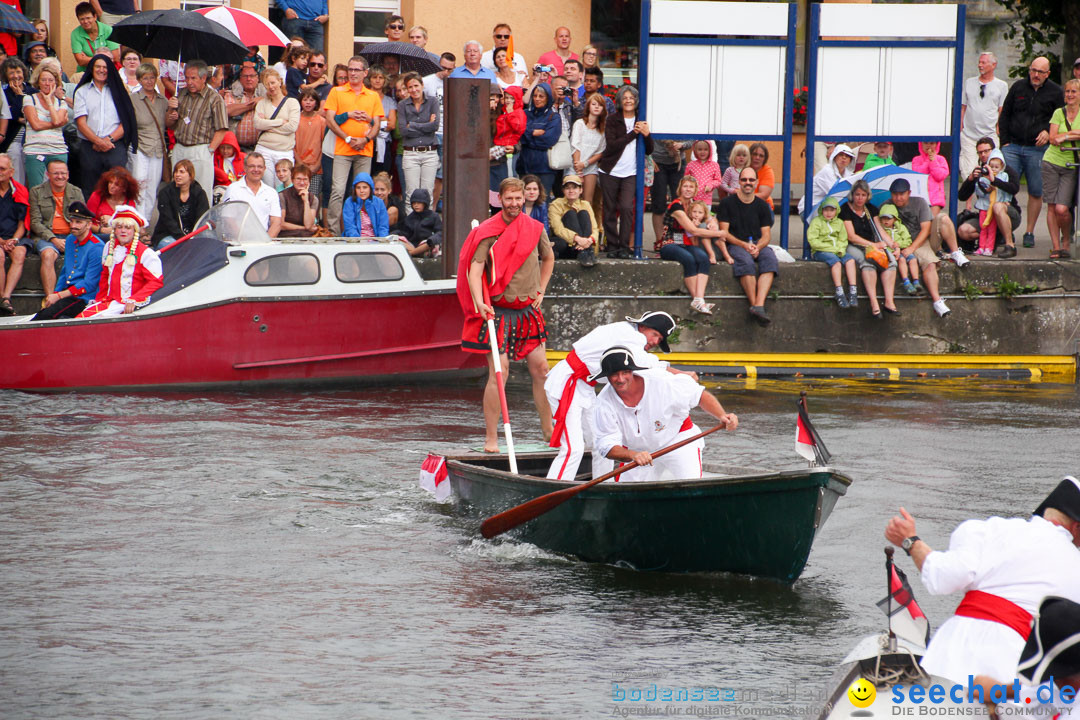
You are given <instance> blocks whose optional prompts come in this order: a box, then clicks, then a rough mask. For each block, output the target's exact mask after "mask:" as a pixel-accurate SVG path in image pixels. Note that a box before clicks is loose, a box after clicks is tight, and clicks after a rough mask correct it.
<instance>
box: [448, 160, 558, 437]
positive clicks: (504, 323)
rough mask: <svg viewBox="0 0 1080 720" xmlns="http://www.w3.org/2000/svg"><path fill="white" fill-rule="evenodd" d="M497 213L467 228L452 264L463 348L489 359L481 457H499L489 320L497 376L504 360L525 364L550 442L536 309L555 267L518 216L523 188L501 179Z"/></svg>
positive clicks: (537, 227) (536, 228)
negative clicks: (483, 453) (491, 454)
mask: <svg viewBox="0 0 1080 720" xmlns="http://www.w3.org/2000/svg"><path fill="white" fill-rule="evenodd" d="M499 199H500V200H501V201H502V210H501V211H500V212H499V213H498V214H497V215H495V216H493V217H490V218H488V219H487V220H485V221H484V222H482V223H480V225H478V226H477V227H475V228H473V230H472V232H470V233H469V237H468V238H466V240H465V246H464V247H463V248H462V250H461V257H460V259H459V261H458V279H457V295H458V301H459V302H460V303H461V309H462V310H463V311H464V313H465V327H464V329H463V330H462V334H461V349H462V350H464V351H465V352H475V353H486V354H487V355H488V380H487V385H486V386H485V387H484V450H485V451H486V452H498V450H499V440H498V422H499V410H500V404H499V388H498V384H497V381H496V378H495V364H494V362H493V358H492V357H491V345H490V342H489V340H488V328H487V319H488V318H489V317H494V318H495V333H496V341H497V343H498V347H499V360H500V362H501V364H502V376H503V378H504V379H505V378H506V377H507V374H508V371H509V367H510V360H511V359H513V360H522V359H524V360H525V362H526V365H527V366H528V368H529V374H530V375H531V376H532V390H533V400H534V401H535V402H536V410H537V412H538V413H539V414H540V427H541V430H542V431H543V433H544V437H545V438H548V437H550V436H551V408H550V407H549V406H548V401H547V396H546V395H545V394H544V379H545V377H546V376H547V370H548V367H547V356H546V354H545V348H544V341H545V340H546V339H547V329H546V327H545V325H544V315H543V313H541V312H540V303H541V302H542V301H543V299H544V291H545V290H546V289H547V285H548V281H549V280H551V271H552V270H553V269H554V268H555V254H554V253H553V252H552V250H551V242H550V241H549V240H548V237H547V233H546V232H544V226H543V225H542V224H540V223H539V222H537V221H536V220H533V219H532V218H530V217H528V216H527V215H524V214H522V212H521V208H522V207H523V206H524V205H525V184H524V183H522V182H521V180H519V179H517V178H507V179H505V180H503V181H502V183H501V184H500V185H499Z"/></svg>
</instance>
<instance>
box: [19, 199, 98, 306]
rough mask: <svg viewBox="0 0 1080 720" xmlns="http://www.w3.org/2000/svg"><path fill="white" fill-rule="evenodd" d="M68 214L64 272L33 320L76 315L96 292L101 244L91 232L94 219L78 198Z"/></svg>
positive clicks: (69, 208) (70, 206)
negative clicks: (69, 227)
mask: <svg viewBox="0 0 1080 720" xmlns="http://www.w3.org/2000/svg"><path fill="white" fill-rule="evenodd" d="M68 217H69V218H70V224H71V234H70V235H68V236H67V238H66V239H65V240H64V247H65V248H66V251H65V252H64V274H63V275H61V276H60V278H59V279H58V280H57V281H56V286H57V287H56V289H55V290H54V291H53V292H51V293H49V294H48V295H46V296H45V307H44V308H42V310H41V312H39V313H38V314H37V315H35V316H34V317H33V318H32V319H33V320H56V319H58V318H73V317H77V316H78V314H79V313H81V312H82V311H83V310H84V309H85V308H86V301H87V299H88V298H93V297H96V296H97V294H98V283H100V282H101V255H102V252H103V250H104V244H103V243H102V242H101V240H100V239H99V238H98V237H97V236H96V235H94V234H93V233H92V232H90V224H91V223H93V221H94V220H95V219H96V218H95V217H94V213H92V212H91V211H90V208H88V207H86V205H84V204H83V203H81V202H79V201H77V200H76V201H75V202H73V203H71V205H69V206H68Z"/></svg>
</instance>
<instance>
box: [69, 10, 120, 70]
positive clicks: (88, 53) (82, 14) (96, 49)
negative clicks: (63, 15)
mask: <svg viewBox="0 0 1080 720" xmlns="http://www.w3.org/2000/svg"><path fill="white" fill-rule="evenodd" d="M75 17H77V18H78V19H79V27H77V28H75V29H74V30H72V31H71V52H72V54H73V55H74V56H75V62H77V63H79V66H78V67H77V68H75V71H76V72H83V71H84V70H86V64H87V63H89V62H90V58H92V57H94V55H95V54H97V53H102V54H104V55H112V58H113V62H120V46H119V45H118V44H116V43H114V42H111V41H110V40H109V35H111V34H112V28H111V27H109V26H108V25H106V24H105V23H103V22H100V21H99V20H98V16H97V11H96V10H94V6H93V5H91V4H90V3H88V2H81V3H79V4H78V5H76V6H75Z"/></svg>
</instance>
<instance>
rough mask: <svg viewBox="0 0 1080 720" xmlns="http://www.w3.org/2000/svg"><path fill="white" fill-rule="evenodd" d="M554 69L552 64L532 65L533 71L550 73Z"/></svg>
mask: <svg viewBox="0 0 1080 720" xmlns="http://www.w3.org/2000/svg"><path fill="white" fill-rule="evenodd" d="M553 70H555V66H554V65H533V72H545V73H550V72H552V71H553Z"/></svg>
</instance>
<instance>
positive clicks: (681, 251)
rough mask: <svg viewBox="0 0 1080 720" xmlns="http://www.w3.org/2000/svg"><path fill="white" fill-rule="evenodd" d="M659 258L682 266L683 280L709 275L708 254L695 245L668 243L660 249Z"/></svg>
mask: <svg viewBox="0 0 1080 720" xmlns="http://www.w3.org/2000/svg"><path fill="white" fill-rule="evenodd" d="M660 258H661V259H663V260H674V261H675V262H677V263H679V264H680V265H682V268H683V269H682V274H683V277H684V278H688V277H694V276H695V275H708V274H709V254H708V253H706V252H705V250H704V249H703V248H701V247H699V246H697V245H679V244H676V243H668V244H667V245H665V246H664V247H662V248H660Z"/></svg>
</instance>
